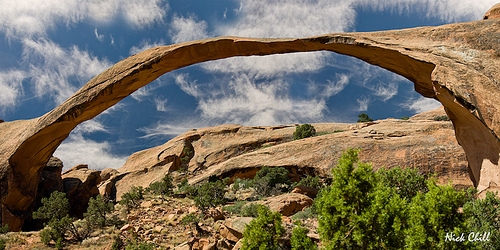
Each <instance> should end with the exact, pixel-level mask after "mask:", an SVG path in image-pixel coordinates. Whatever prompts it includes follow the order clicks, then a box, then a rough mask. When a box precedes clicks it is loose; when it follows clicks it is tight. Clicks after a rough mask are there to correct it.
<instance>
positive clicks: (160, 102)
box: [154, 97, 168, 112]
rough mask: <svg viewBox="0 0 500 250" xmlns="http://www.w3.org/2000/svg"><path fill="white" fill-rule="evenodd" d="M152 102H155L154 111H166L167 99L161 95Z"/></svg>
mask: <svg viewBox="0 0 500 250" xmlns="http://www.w3.org/2000/svg"><path fill="white" fill-rule="evenodd" d="M154 102H155V106H156V111H160V112H167V111H168V108H167V102H168V100H167V99H164V98H161V97H156V98H155V99H154Z"/></svg>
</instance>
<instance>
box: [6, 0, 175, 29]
mask: <svg viewBox="0 0 500 250" xmlns="http://www.w3.org/2000/svg"><path fill="white" fill-rule="evenodd" d="M167 11H168V4H167V3H165V2H164V1H162V0H103V1H101V0H92V1H84V0H51V1H44V0H3V1H2V2H0V30H2V31H3V32H5V34H6V35H7V37H9V38H14V37H21V38H23V37H33V36H44V35H45V34H46V32H47V31H48V30H50V29H53V28H54V27H55V26H57V25H60V24H62V25H67V26H68V25H73V24H76V23H78V22H81V21H84V20H89V21H95V22H98V23H109V22H111V21H112V20H115V19H116V18H117V17H119V16H123V18H124V19H125V20H126V21H127V22H128V23H129V24H130V25H132V26H134V27H137V28H140V27H144V26H147V25H150V24H152V23H155V22H161V21H162V20H163V18H164V17H165V15H166V12H167Z"/></svg>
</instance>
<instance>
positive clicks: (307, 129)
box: [293, 124, 316, 140]
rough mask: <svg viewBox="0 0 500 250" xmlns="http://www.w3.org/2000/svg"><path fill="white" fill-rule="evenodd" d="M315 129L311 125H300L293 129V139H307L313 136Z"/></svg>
mask: <svg viewBox="0 0 500 250" xmlns="http://www.w3.org/2000/svg"><path fill="white" fill-rule="evenodd" d="M315 135H316V129H315V128H314V126H313V125H311V124H302V125H300V126H297V127H296V128H295V132H293V139H294V140H300V139H304V138H307V137H311V136H315Z"/></svg>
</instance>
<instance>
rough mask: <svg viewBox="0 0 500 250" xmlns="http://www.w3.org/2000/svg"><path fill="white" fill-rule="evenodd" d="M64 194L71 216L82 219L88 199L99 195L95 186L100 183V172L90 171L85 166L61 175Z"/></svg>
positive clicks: (79, 166) (76, 167) (74, 168)
mask: <svg viewBox="0 0 500 250" xmlns="http://www.w3.org/2000/svg"><path fill="white" fill-rule="evenodd" d="M62 180H63V185H64V192H65V193H66V197H68V200H69V203H70V206H71V211H70V213H71V214H72V215H73V216H77V217H82V216H83V213H85V212H86V211H87V204H88V203H89V200H90V197H95V196H97V195H98V194H99V190H98V189H97V185H99V183H100V182H101V172H100V171H97V170H91V169H89V168H88V166H87V165H78V166H75V167H73V168H71V169H69V170H67V171H65V172H64V173H63V174H62Z"/></svg>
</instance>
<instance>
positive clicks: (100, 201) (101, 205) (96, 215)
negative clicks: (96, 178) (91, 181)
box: [83, 195, 114, 228]
mask: <svg viewBox="0 0 500 250" xmlns="http://www.w3.org/2000/svg"><path fill="white" fill-rule="evenodd" d="M113 209H114V205H113V203H112V202H109V201H105V200H104V198H102V195H98V196H96V197H95V198H92V197H91V198H90V200H89V206H88V208H87V212H86V213H84V214H83V216H84V217H85V218H86V220H87V221H88V222H89V224H90V226H91V227H93V228H100V227H104V226H106V222H107V219H106V215H107V214H109V213H110V212H112V211H113Z"/></svg>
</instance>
